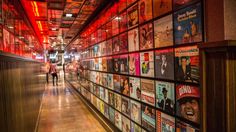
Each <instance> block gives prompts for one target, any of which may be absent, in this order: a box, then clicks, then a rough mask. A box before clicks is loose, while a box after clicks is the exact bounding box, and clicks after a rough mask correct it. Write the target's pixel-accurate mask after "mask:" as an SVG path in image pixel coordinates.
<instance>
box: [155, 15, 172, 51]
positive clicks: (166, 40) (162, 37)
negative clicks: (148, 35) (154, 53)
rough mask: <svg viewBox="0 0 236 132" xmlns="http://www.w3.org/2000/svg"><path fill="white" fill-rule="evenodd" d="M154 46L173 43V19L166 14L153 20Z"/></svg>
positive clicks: (165, 45) (164, 45)
mask: <svg viewBox="0 0 236 132" xmlns="http://www.w3.org/2000/svg"><path fill="white" fill-rule="evenodd" d="M154 42H155V48H159V47H167V46H172V45H173V20H172V15H168V16H165V17H162V18H160V19H157V20H156V21H154Z"/></svg>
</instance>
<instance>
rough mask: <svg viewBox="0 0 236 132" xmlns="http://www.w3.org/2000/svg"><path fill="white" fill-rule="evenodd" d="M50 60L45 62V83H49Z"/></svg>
mask: <svg viewBox="0 0 236 132" xmlns="http://www.w3.org/2000/svg"><path fill="white" fill-rule="evenodd" d="M50 65H51V64H50V62H46V81H47V84H48V83H49V81H48V75H49V74H50Z"/></svg>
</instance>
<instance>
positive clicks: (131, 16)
mask: <svg viewBox="0 0 236 132" xmlns="http://www.w3.org/2000/svg"><path fill="white" fill-rule="evenodd" d="M127 17H128V28H132V27H134V26H137V25H138V21H139V19H138V4H135V5H134V6H132V7H130V8H128V10H127Z"/></svg>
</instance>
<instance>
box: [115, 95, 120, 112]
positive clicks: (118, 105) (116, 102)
mask: <svg viewBox="0 0 236 132" xmlns="http://www.w3.org/2000/svg"><path fill="white" fill-rule="evenodd" d="M114 101H115V108H116V110H118V111H121V95H119V94H115V95H114Z"/></svg>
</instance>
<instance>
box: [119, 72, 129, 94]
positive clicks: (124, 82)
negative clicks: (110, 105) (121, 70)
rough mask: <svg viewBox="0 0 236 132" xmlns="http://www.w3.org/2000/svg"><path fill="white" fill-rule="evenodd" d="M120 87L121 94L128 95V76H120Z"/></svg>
mask: <svg viewBox="0 0 236 132" xmlns="http://www.w3.org/2000/svg"><path fill="white" fill-rule="evenodd" d="M120 89H121V93H122V94H123V95H126V96H129V92H130V88H129V77H128V76H120Z"/></svg>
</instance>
